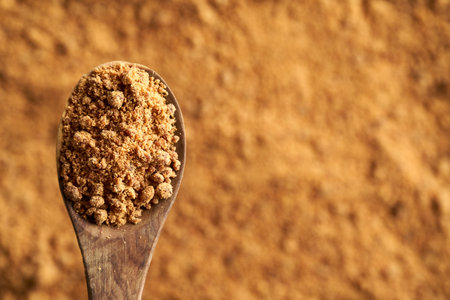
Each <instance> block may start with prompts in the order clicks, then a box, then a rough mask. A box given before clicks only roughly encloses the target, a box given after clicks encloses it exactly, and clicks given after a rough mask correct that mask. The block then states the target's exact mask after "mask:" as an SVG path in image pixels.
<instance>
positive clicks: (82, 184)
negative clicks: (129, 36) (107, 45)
mask: <svg viewBox="0 0 450 300" xmlns="http://www.w3.org/2000/svg"><path fill="white" fill-rule="evenodd" d="M165 88H166V86H165V85H164V84H163V83H161V82H160V81H159V80H158V79H154V78H153V77H149V75H148V73H147V72H146V71H144V70H142V69H139V68H138V67H136V66H130V65H128V64H124V63H116V64H112V65H108V66H100V67H97V68H95V69H94V70H93V71H91V72H90V73H89V74H87V75H84V76H83V77H82V78H81V80H80V82H79V83H78V85H77V86H76V88H75V90H74V92H73V94H72V95H71V97H70V98H69V103H68V106H67V108H66V110H65V112H64V115H63V118H62V145H61V152H60V163H61V177H62V181H63V185H64V192H65V195H66V197H68V199H70V200H71V201H73V203H74V208H75V211H77V212H78V213H80V214H81V215H82V216H83V217H84V218H88V219H90V220H92V221H95V222H96V223H97V224H102V223H106V224H112V225H117V226H120V225H123V224H125V223H126V222H127V221H128V222H131V223H138V222H139V221H140V218H139V217H140V216H141V214H142V209H143V208H145V209H150V207H151V204H150V203H152V204H156V203H158V201H159V199H167V198H169V197H170V196H171V195H172V193H173V189H172V185H171V178H173V177H175V176H176V173H175V171H176V170H179V166H180V161H179V160H178V155H177V153H176V151H175V143H176V142H177V141H178V139H179V137H178V136H176V135H175V131H176V127H175V117H174V113H175V106H174V105H172V104H166V100H165V98H164V97H165V96H167V92H166V90H165ZM155 190H156V194H157V196H158V198H156V196H155Z"/></svg>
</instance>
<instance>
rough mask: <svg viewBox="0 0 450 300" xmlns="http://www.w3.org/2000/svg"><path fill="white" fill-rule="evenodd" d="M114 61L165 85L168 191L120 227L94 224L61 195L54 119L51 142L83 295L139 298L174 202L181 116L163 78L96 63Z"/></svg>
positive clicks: (183, 146) (182, 155)
mask: <svg viewBox="0 0 450 300" xmlns="http://www.w3.org/2000/svg"><path fill="white" fill-rule="evenodd" d="M115 64H128V65H130V66H135V67H138V68H140V69H142V70H144V71H146V72H147V73H148V74H149V76H150V77H151V76H153V77H154V78H156V79H159V80H161V82H162V83H164V84H165V85H166V86H167V88H166V90H167V92H168V95H167V96H166V102H167V103H171V104H173V105H174V106H175V108H176V111H175V119H176V123H175V124H176V128H177V131H176V134H177V135H178V136H179V137H180V140H179V141H178V143H177V144H176V151H177V153H178V159H179V160H180V162H181V166H180V170H179V171H177V172H176V173H177V176H176V177H175V178H173V180H172V186H173V194H172V196H171V197H170V198H168V199H165V200H162V201H160V202H159V203H158V204H157V205H153V206H152V208H151V209H150V210H144V211H143V213H142V221H141V222H140V223H138V224H135V225H134V224H129V223H127V224H125V225H123V226H121V227H112V226H108V225H96V224H94V223H91V222H90V221H88V220H85V219H84V218H82V217H81V216H80V215H79V214H78V213H77V212H76V211H75V210H74V208H73V206H72V205H73V203H72V201H70V200H69V199H67V198H66V197H65V195H64V191H63V184H62V179H61V176H60V162H59V155H60V149H61V143H62V129H61V123H60V126H59V128H58V136H57V143H56V164H57V172H58V180H59V186H60V190H61V194H62V196H63V199H64V203H65V205H66V208H67V211H68V213H69V216H70V219H71V220H72V224H73V228H74V230H75V234H76V236H77V240H78V245H79V246H80V249H81V254H82V257H83V263H84V268H85V275H86V282H87V287H88V295H89V299H141V297H142V291H143V288H144V283H145V278H146V275H147V271H148V268H149V266H150V262H151V259H152V255H153V251H154V249H155V246H156V244H157V242H158V238H159V235H160V233H161V229H162V227H163V225H164V222H165V220H166V218H167V215H168V213H169V211H170V209H171V208H172V205H173V203H174V202H175V199H176V196H177V193H178V190H179V187H180V183H181V180H182V177H183V171H184V165H185V155H186V139H185V132H184V123H183V115H182V113H181V110H180V107H179V105H178V102H177V100H176V98H175V95H174V94H173V93H172V91H171V90H170V88H169V86H168V85H167V83H166V82H165V81H164V79H163V78H162V77H161V76H159V75H158V74H157V73H156V72H155V71H153V70H151V69H150V68H148V67H146V66H144V65H140V64H135V63H128V62H122V61H114V62H109V63H106V64H103V65H100V66H99V67H103V66H111V65H115Z"/></svg>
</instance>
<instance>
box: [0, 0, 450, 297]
mask: <svg viewBox="0 0 450 300" xmlns="http://www.w3.org/2000/svg"><path fill="white" fill-rule="evenodd" d="M119 59H120V60H126V61H131V62H139V63H142V64H144V65H148V66H149V67H150V68H153V69H154V70H156V71H157V72H158V73H159V74H161V75H162V76H163V77H164V78H165V80H166V81H167V82H168V84H169V85H170V87H171V89H172V90H173V91H174V93H175V95H176V96H177V98H178V100H179V102H180V106H181V108H182V110H183V113H184V117H185V123H186V131H187V139H188V141H187V142H188V155H187V165H186V171H185V177H184V181H183V183H182V186H181V190H180V193H179V196H178V200H177V202H176V203H175V206H174V208H173V210H172V212H171V214H170V216H169V218H168V221H167V223H166V226H165V228H164V230H163V233H162V235H161V238H160V241H159V245H158V247H157V249H156V251H155V255H154V257H153V262H152V265H151V267H150V272H149V276H148V279H147V284H146V287H145V291H144V299H448V298H450V240H449V237H450V137H449V132H450V72H449V71H450V2H449V1H448V0H427V1H425V0H414V1H412V0H411V1H406V0H398V1H382V0H378V1H376V0H374V1H368V0H361V1H358V0H353V1H350V0H347V1H327V0H321V1H316V0H310V1H232V0H211V1H195V3H191V2H190V1H179V0H173V1H169V2H165V1H159V2H156V1H155V2H154V3H144V2H138V1H126V2H125V1H123V2H120V1H119V2H110V1H96V2H95V3H88V1H51V2H50V1H14V0H1V1H0V149H1V150H0V207H1V217H0V298H1V299H80V298H85V297H86V295H87V293H86V287H85V281H84V272H83V266H82V262H81V255H80V252H79V250H78V247H77V244H76V239H75V234H74V232H73V230H72V228H71V224H70V221H69V218H68V215H67V213H66V211H65V208H64V205H63V201H62V199H61V196H60V193H59V190H58V184H57V177H56V167H55V137H56V128H57V124H58V122H59V118H60V116H61V113H62V111H63V109H64V106H65V102H66V99H67V98H68V96H69V94H70V92H71V90H72V88H73V86H74V85H75V83H76V82H77V81H78V79H79V77H80V76H81V75H82V74H84V73H85V72H87V71H88V70H90V69H91V68H92V67H93V66H96V65H99V64H101V63H103V62H107V61H111V60H119Z"/></svg>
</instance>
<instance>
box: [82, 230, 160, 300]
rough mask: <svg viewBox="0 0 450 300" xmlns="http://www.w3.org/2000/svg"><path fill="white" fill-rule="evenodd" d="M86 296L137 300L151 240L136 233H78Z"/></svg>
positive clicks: (140, 293)
mask: <svg viewBox="0 0 450 300" xmlns="http://www.w3.org/2000/svg"><path fill="white" fill-rule="evenodd" d="M78 239H79V244H80V248H81V251H82V254H83V263H84V268H85V273H86V282H87V287H88V294H89V299H91V300H98V299H141V297H142V291H143V288H144V283H145V279H146V275H147V271H148V267H149V265H150V261H151V252H152V248H153V245H155V244H156V243H154V241H155V240H154V239H152V240H150V236H149V235H146V234H143V233H142V232H141V233H140V234H139V233H138V232H136V233H133V232H128V233H127V234H123V235H121V236H116V237H114V238H108V236H106V238H105V237H93V236H91V235H90V234H89V232H86V231H84V232H82V233H80V232H79V234H78Z"/></svg>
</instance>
